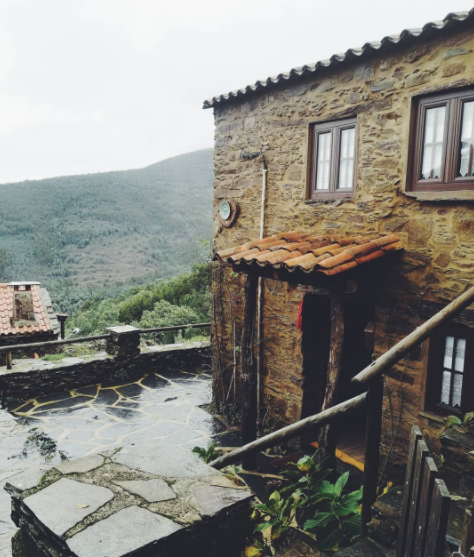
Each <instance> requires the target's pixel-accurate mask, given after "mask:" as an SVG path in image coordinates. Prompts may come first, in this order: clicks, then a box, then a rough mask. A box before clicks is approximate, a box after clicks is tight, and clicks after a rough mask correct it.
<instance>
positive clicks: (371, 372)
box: [352, 286, 474, 385]
mask: <svg viewBox="0 0 474 557" xmlns="http://www.w3.org/2000/svg"><path fill="white" fill-rule="evenodd" d="M473 301H474V286H472V287H471V288H469V290H467V291H466V292H464V294H462V295H461V296H459V297H458V298H456V299H455V300H454V301H453V302H451V303H450V304H448V305H447V306H446V307H445V308H444V309H442V310H441V311H440V312H438V313H437V314H436V315H434V316H433V317H432V318H431V319H428V321H426V323H423V325H420V326H419V327H417V328H416V329H415V330H414V331H413V332H412V333H411V334H409V335H408V336H407V337H405V338H404V339H403V340H401V341H400V342H399V343H397V344H396V345H395V346H394V347H393V348H391V349H390V350H387V352H385V354H383V355H382V356H380V358H378V359H377V360H375V362H372V363H371V364H370V365H369V366H367V367H366V368H365V369H363V370H362V371H361V372H360V373H358V374H357V375H356V376H355V377H354V378H353V379H352V381H353V382H354V383H357V384H359V385H363V384H367V383H370V382H372V381H374V380H375V379H376V378H377V377H380V375H382V374H383V373H384V372H385V371H387V369H389V368H391V367H392V366H393V365H394V364H396V363H397V362H398V361H400V360H401V359H402V358H403V357H404V356H406V355H407V354H409V353H410V352H411V351H412V350H413V348H415V347H416V346H418V345H419V344H421V343H422V342H423V341H424V340H425V339H427V338H428V337H429V336H430V335H431V333H433V332H434V331H435V330H436V329H438V328H439V327H440V326H441V325H443V324H444V323H446V322H447V321H449V320H450V319H452V318H453V317H455V316H456V315H458V313H461V311H462V310H463V309H465V308H467V307H468V306H469V305H470V304H471V303H472V302H473Z"/></svg>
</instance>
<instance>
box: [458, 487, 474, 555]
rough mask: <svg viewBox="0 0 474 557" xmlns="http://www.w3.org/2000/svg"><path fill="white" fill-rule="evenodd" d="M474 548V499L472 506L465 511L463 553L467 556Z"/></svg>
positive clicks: (473, 499)
mask: <svg viewBox="0 0 474 557" xmlns="http://www.w3.org/2000/svg"><path fill="white" fill-rule="evenodd" d="M472 546H474V497H473V498H472V501H471V504H470V506H469V507H468V508H467V509H466V510H465V511H464V523H463V527H462V535H461V553H463V554H464V555H467V554H468V553H469V551H470V548H471V547H472Z"/></svg>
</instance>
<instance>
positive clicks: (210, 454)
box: [193, 443, 221, 464]
mask: <svg viewBox="0 0 474 557" xmlns="http://www.w3.org/2000/svg"><path fill="white" fill-rule="evenodd" d="M216 447H217V443H211V444H210V445H209V446H208V447H207V449H206V448H204V447H194V449H193V453H195V454H197V455H198V456H199V458H202V460H204V462H205V463H206V464H209V463H210V462H212V461H213V460H216V458H219V457H220V456H221V455H220V453H218V452H217V451H216Z"/></svg>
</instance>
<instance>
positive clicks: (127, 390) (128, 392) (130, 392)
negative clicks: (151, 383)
mask: <svg viewBox="0 0 474 557" xmlns="http://www.w3.org/2000/svg"><path fill="white" fill-rule="evenodd" d="M117 392H119V393H120V394H121V395H122V396H125V397H139V398H140V397H144V398H146V397H147V395H148V394H149V393H148V391H147V390H146V389H144V388H143V387H142V386H141V385H138V384H137V383H133V384H132V385H125V386H124V387H118V388H117Z"/></svg>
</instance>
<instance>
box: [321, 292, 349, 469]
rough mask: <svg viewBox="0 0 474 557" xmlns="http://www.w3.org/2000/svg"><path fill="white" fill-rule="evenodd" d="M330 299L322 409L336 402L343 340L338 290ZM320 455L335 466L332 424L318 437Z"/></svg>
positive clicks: (335, 441) (341, 306)
mask: <svg viewBox="0 0 474 557" xmlns="http://www.w3.org/2000/svg"><path fill="white" fill-rule="evenodd" d="M329 296H330V299H331V333H330V340H329V362H328V371H327V375H326V392H325V395H324V401H323V405H322V408H321V409H322V410H327V409H328V408H331V406H334V405H335V404H336V403H337V397H338V391H339V384H340V377H341V369H342V349H343V341H344V300H343V298H342V295H341V294H339V293H338V292H334V291H332V292H330V293H329ZM318 444H319V447H320V448H321V449H322V452H323V454H322V457H323V458H324V459H328V466H329V468H334V469H335V468H336V445H337V433H336V428H335V426H334V425H330V424H328V425H327V426H325V427H324V428H323V429H322V431H321V433H320V435H319V439H318Z"/></svg>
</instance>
